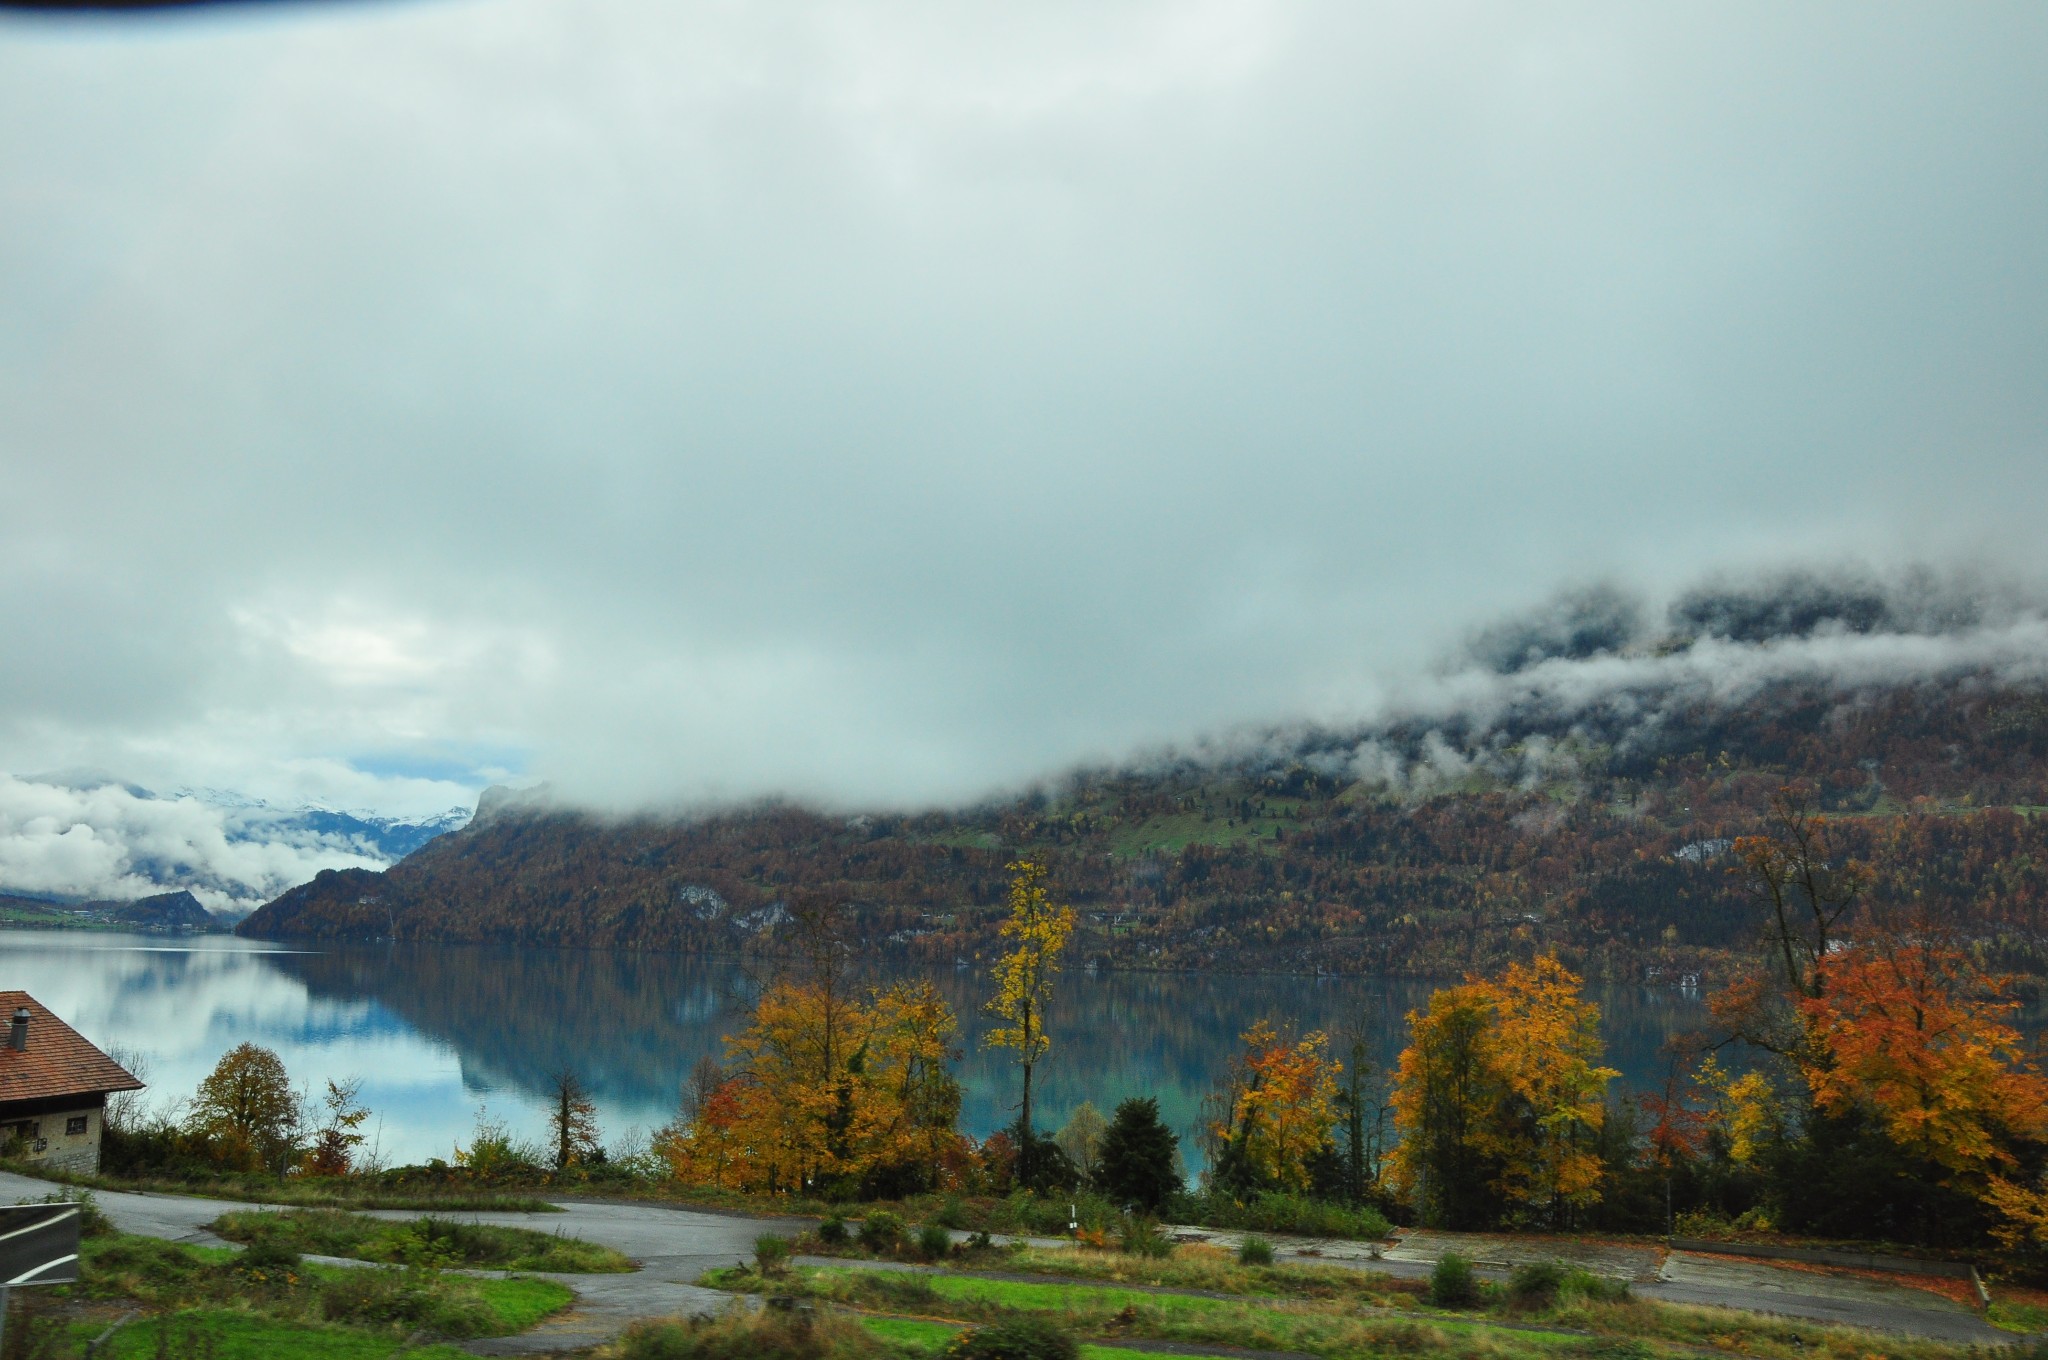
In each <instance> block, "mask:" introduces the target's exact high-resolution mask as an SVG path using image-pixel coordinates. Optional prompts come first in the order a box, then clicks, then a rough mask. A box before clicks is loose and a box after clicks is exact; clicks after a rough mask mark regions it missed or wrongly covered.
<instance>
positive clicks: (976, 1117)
mask: <svg viewBox="0 0 2048 1360" xmlns="http://www.w3.org/2000/svg"><path fill="white" fill-rule="evenodd" d="M930 976H932V978H933V980H934V982H935V983H936V985H937V986H938V987H939V989H940V990H941V991H942V992H943V993H944V994H945V995H946V997H947V998H948V999H949V1000H950V1001H951V1002H952V1004H953V1005H954V1007H955V1009H956V1010H957V1011H958V1012H959V1014H960V1016H961V1019H962V1022H963V1025H962V1028H963V1030H964V1031H965V1042H964V1043H963V1048H964V1050H965V1052H964V1055H963V1058H962V1061H961V1064H960V1071H961V1076H962V1079H963V1083H964V1085H965V1087H966V1093H967V1099H966V1105H965V1109H964V1111H963V1115H962V1122H963V1124H964V1125H965V1126H966V1128H967V1129H968V1131H969V1132H971V1133H974V1134H975V1135H977V1136H979V1135H983V1134H986V1133H988V1132H989V1131H991V1130H993V1129H995V1128H997V1127H999V1126H1000V1125H1002V1124H1003V1123H1006V1122H1007V1121H1008V1120H1009V1119H1011V1118H1012V1117H1013V1112H1012V1108H1011V1103H1012V1102H1013V1101H1014V1099H1015V1084H1016V1083H1015V1080H1014V1075H1013V1072H1012V1071H1011V1069H1009V1068H1008V1067H1006V1065H1005V1062H1004V1058H1003V1057H1001V1056H999V1055H996V1054H993V1053H989V1052H987V1051H985V1050H983V1049H982V1048H981V1047H980V1045H979V1042H978V1040H979V1037H980V1035H981V1033H982V1032H983V1031H984V1030H986V1029H987V1028H988V1021H987V1019H986V1017H984V1016H982V1015H981V1013H980V1009H979V1008H980V1004H981V1001H982V1000H983V998H984V997H985V995H986V985H985V979H984V978H983V977H982V976H981V975H979V974H977V973H975V972H973V971H970V970H965V969H944V970H938V971H935V972H933V973H931V974H930ZM877 980H879V978H878V979H877ZM0 986H5V987H16V986H19V987H26V988H28V989H29V990H31V991H33V992H35V993H36V995H37V996H38V997H39V998H40V999H42V1000H43V1001H44V1002H45V1003H46V1004H47V1005H49V1006H50V1007H51V1008H52V1009H54V1010H55V1011H56V1012H57V1013H58V1014H60V1015H63V1016H65V1017H66V1018H67V1019H68V1020H70V1021H71V1023H72V1024H73V1025H75V1026H76V1027H77V1028H78V1029H79V1030H80V1031H81V1032H83V1033H84V1034H85V1035H86V1036H87V1037H88V1038H90V1039H92V1040H93V1041H94V1042H96V1043H99V1044H101V1045H103V1046H106V1045H121V1046H124V1047H127V1048H131V1049H134V1050H137V1051H140V1052H142V1053H144V1054H146V1055H147V1058H148V1062H149V1067H150V1071H149V1074H148V1076H149V1080H150V1082H151V1086H152V1089H153V1091H154V1093H155V1094H156V1096H157V1098H159V1099H168V1098H172V1097H176V1096H178V1095H181V1094H184V1093H189V1092H190V1091H191V1090H192V1089H193V1088H194V1087H195V1086H196V1085H197V1083H198V1082H199V1080H200V1078H201V1077H203V1076H204V1075H205V1074H206V1072H207V1071H208V1070H209V1069H210V1068H211V1067H212V1065H213V1063H214V1062H215V1060H216V1059H217V1058H218V1057H219V1056H220V1054H221V1053H222V1052H223V1051H225V1050H226V1049H228V1048H229V1047H232V1046H233V1045H234V1044H236V1043H239V1042H242V1041H243V1040H251V1041H253V1042H256V1043H260V1044H264V1045H266V1046H268V1047H271V1048H274V1049H276V1050H277V1051H278V1053H279V1054H280V1055H281V1056H282V1057H283V1058H284V1060H285V1063H286V1066H287V1067H288V1069H289V1070H290V1071H291V1073H292V1075H293V1077H294V1078H295V1079H298V1080H301V1081H305V1082H307V1083H309V1084H311V1085H313V1086H314V1087H316V1088H317V1086H318V1085H319V1083H321V1082H322V1081H324V1080H325V1079H327V1078H328V1077H337V1078H339V1077H349V1076H357V1077H361V1078H362V1079H363V1095H364V1098H365V1100H366V1102H367V1103H368V1104H369V1105H370V1107H371V1108H372V1109H373V1110H375V1111H376V1112H377V1115H378V1116H379V1119H380V1121H381V1133H380V1136H381V1140H382V1147H383V1151H384V1153H385V1155H386V1156H387V1157H389V1158H391V1159H393V1160H402V1161H409V1160H417V1159H421V1158H425V1157H430V1156H447V1155H448V1154H449V1152H450V1149H451V1147H452V1145H453V1143H454V1142H455V1141H456V1140H458V1139H460V1138H462V1137H463V1136H464V1135H466V1133H467V1132H468V1130H469V1129H470V1127H471V1126H472V1125H473V1123H474V1120H475V1114H476V1107H477V1105H478V1104H479V1103H480V1102H481V1103H486V1104H488V1106H489V1107H490V1109H491V1110H492V1112H493V1113H494V1114H495V1115H498V1116H502V1117H505V1118H507V1119H508V1120H509V1121H510V1122H511V1123H512V1124H513V1125H514V1127H515V1128H519V1129H522V1130H524V1131H527V1132H530V1133H537V1132H538V1131H539V1129H540V1128H541V1125H542V1120H543V1118H544V1115H543V1098H544V1096H543V1093H544V1092H545V1090H546V1088H547V1085H548V1082H549V1078H550V1077H551V1075H552V1074H554V1073H556V1072H559V1071H562V1070H564V1069H568V1070H572V1071H574V1072H576V1073H577V1074H578V1075H579V1076H580V1077H581V1078H582V1079H583V1080H584V1082H585V1083H586V1084H587V1085H588V1086H589V1087H590V1088H591V1089H592V1091H593V1092H594V1093H595V1095H596V1098H597V1101H598V1106H599V1109H600V1112H601V1116H602V1118H603V1120H604V1123H605V1127H606V1129H607V1131H608V1132H613V1133H616V1132H618V1131H621V1130H623V1129H625V1128H626V1127H627V1126H633V1125H637V1126H639V1127H640V1128H642V1129H651V1128H653V1127H655V1126H657V1125H659V1124H661V1123H662V1122H664V1121H665V1120H667V1119H668V1117H669V1116H670V1114H671V1112H672V1111H673V1109H674V1106H675V1100H676V1094H677V1091H678V1089H679V1087H680V1084H681V1082H682V1080H683V1077H684V1076H685V1074H687V1073H688V1071H689V1069H690V1067H691V1065H692V1064H693V1063H694V1062H695V1061H696V1060H697V1058H698V1057H699V1056H700V1055H702V1054H705V1053H714V1054H715V1053H717V1052H719V1051H720V1049H721V1047H722V1043H721V1041H722V1038H723V1036H724V1035H725V1034H728V1033H730V1032H732V1031H733V1030H734V1029H735V1028H736V1027H737V1025H738V1023H740V1017H741V1016H743V1014H744V1012H745V1009H746V1007H747V1004H748V1002H749V999H750V998H751V997H752V996H753V995H754V994H755V991H756V989H757V986H758V982H757V980H756V979H755V978H754V977H753V976H751V975H750V973H749V971H748V970H747V969H746V968H744V967H742V966H741V965H739V964H738V963H735V962H733V961H729V960H718V959H697V958H682V957H677V956H673V955H642V954H628V953H610V952H601V951H554V950H516V949H503V948H489V947H462V946H420V945H400V946H380V947H374V948H346V949H336V950H331V951H325V952H318V951H304V950H286V949H279V948H272V947H269V946H266V945H263V944H260V943H255V942H249V941H241V940H225V939H209V940H199V941H194V942H193V943H192V944H191V945H190V946H189V947H188V946H184V945H171V946H166V944H165V942H164V941H163V939H162V938H161V937H153V936H109V935H92V936H88V935H84V934H80V933H67V932H57V931H50V932H31V931H15V932H0ZM1429 990H1430V984H1428V983H1422V982H1415V981H1410V980H1385V979H1373V978H1306V977H1204V976H1193V975H1185V974H1104V975H1092V974H1089V973H1085V972H1076V973H1071V974H1068V975H1067V976H1066V977H1064V978H1063V979H1062V983H1061V994H1060V996H1059V999H1058V1001H1057V1003H1056V1004H1055V1006H1054V1008H1053V1012H1052V1015H1051V1016H1050V1020H1051V1027H1052V1033H1053V1035H1054V1037H1055V1044H1056V1047H1055V1048H1054V1051H1053V1054H1052V1056H1051V1057H1050V1059H1049V1060H1048V1061H1047V1062H1046V1064H1045V1065H1044V1066H1043V1067H1042V1068H1041V1069H1040V1075H1041V1078H1042V1086H1041V1088H1040V1090H1041V1095H1040V1103H1039V1109H1040V1111H1041V1113H1042V1116H1043V1117H1044V1119H1045V1120H1046V1121H1048V1122H1057V1121H1059V1120H1060V1119H1062V1118H1064V1116H1065V1115H1066V1113H1067V1112H1068V1111H1069V1110H1071V1109H1072V1108H1073V1107H1074V1106H1075V1105H1078V1104H1079V1103H1080V1102H1081V1101H1082V1100H1093V1101H1094V1102H1095V1103H1096V1104H1097V1106H1099V1107H1101V1108H1102V1109H1104V1110H1105V1111H1107V1110H1108V1109H1109V1108H1110V1107H1111V1106H1112V1105H1113V1104H1114V1103H1115V1102H1116V1101H1118V1100H1120V1099H1122V1098H1124V1097H1125V1096H1130V1095H1150V1096H1155V1097H1157V1098H1158V1100H1159V1103H1160V1108H1161V1110H1162V1112H1163V1113H1164V1114H1165V1116H1166V1118H1167V1119H1168V1121H1169V1122H1170V1123H1171V1124H1172V1125H1173V1126H1174V1127H1176V1128H1178V1129H1181V1130H1191V1129H1193V1128H1194V1126H1195V1123H1196V1120H1197V1117H1198V1115H1199V1112H1200V1103H1201V1097H1202V1093H1203V1092H1204V1091H1205V1090H1206V1089H1207V1088H1208V1086H1209V1084H1210V1082H1211V1081H1212V1080H1213V1078H1214V1076H1215V1074H1216V1072H1217V1070H1218V1068H1219V1067H1220V1066H1221V1064H1222V1063H1223V1062H1224V1061H1225V1060H1227V1057H1228V1055H1229V1052H1230V1050H1231V1047H1232V1045H1233V1043H1234V1041H1235V1037H1236V1035H1237V1034H1238V1033H1239V1032H1240V1031H1241V1030H1243V1029H1244V1028H1245V1027H1247V1026H1248V1025H1250V1024H1251V1023H1252V1022H1253V1021H1255V1020H1257V1019H1259V1018H1261V1017H1273V1018H1275V1019H1279V1020H1283V1021H1284V1020H1292V1021H1293V1022H1295V1023H1296V1024H1298V1025H1300V1026H1301V1027H1302V1028H1304V1029H1311V1028H1327V1029H1329V1030H1331V1031H1332V1032H1333V1033H1334V1032H1340V1031H1346V1032H1348V1031H1353V1030H1357V1031H1360V1032H1363V1033H1365V1034H1367V1035H1368V1036H1370V1040H1371V1044H1372V1047H1373V1049H1374V1052H1375V1057H1376V1058H1377V1060H1378V1061H1381V1062H1391V1061H1392V1059H1393V1057H1394V1055H1395V1053H1396V1052H1397V1051H1398V1049H1399V1047H1400V1037H1401V1017H1402V1015H1403V1014H1404V1013H1405V1012H1406V1011H1407V1010H1408V1009H1409V1008H1411V1007H1413V1006H1416V1005H1418V1004H1420V1003H1421V1002H1422V1001H1423V1000H1424V999H1425V998H1426V997H1427V995H1428V993H1429ZM1597 995H1598V999H1599V1000H1600V1002H1601V1004H1602V1006H1603V1009H1604V1011H1605V1016H1606V1024H1605V1031H1606V1035H1607V1041H1608V1046H1609V1051H1610V1061H1611V1062H1612V1064H1613V1065H1614V1066H1616V1067H1619V1068H1620V1069H1622V1071H1623V1073H1624V1080H1625V1081H1626V1082H1627V1083H1628V1084H1630V1085H1633V1086H1638V1087H1647V1086H1651V1085H1655V1084H1656V1083H1657V1082H1658V1081H1660V1080H1661V1073H1662V1068H1661V1064H1660V1061H1659V1058H1658V1048H1659V1046H1660V1045H1661V1044H1662V1043H1663V1041H1664V1039H1665V1036H1666V1035H1667V1034H1669V1033H1671V1032H1672V1031H1673V1030H1677V1029H1685V1028H1691V1027H1696V1026H1698V1025H1699V1024H1701V1023H1702V1021H1703V1018H1704V1016H1703V1010H1702V1008H1701V1007H1700V1005H1699V1003H1698V1001H1697V999H1696V998H1690V997H1687V996H1685V995H1683V994H1681V993H1678V992H1676V991H1669V990H1658V989H1650V988H1608V989H1604V990H1601V991H1599V992H1598V993H1597ZM1188 1151H1189V1154H1190V1158H1191V1160H1192V1158H1193V1152H1194V1150H1193V1148H1192V1147H1190V1148H1189V1149H1188Z"/></svg>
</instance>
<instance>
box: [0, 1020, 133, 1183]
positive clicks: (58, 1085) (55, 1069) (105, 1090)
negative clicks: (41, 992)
mask: <svg viewBox="0 0 2048 1360" xmlns="http://www.w3.org/2000/svg"><path fill="white" fill-rule="evenodd" d="M0 1023H4V1024H5V1025H6V1029H5V1032H4V1034H0V1146H4V1147H5V1149H6V1152H7V1155H8V1156H11V1157H19V1158H21V1159H22V1160H24V1161H30V1162H44V1163H47V1164H48V1165H50V1166H53V1167H58V1168H61V1169H63V1170H65V1171H71V1172H78V1173H82V1174H85V1175H91V1174H93V1173H94V1172H96V1171H98V1170H99V1169H100V1133H101V1130H102V1129H103V1127H104V1126H105V1123H106V1112H107V1096H108V1095H109V1094H111V1093H112V1092H115V1091H139V1090H141V1089H142V1083H141V1082H139V1081H137V1080H136V1079H135V1078H134V1076H133V1075H132V1074H130V1073H129V1072H128V1070H127V1069H126V1068H124V1067H122V1066H121V1064H119V1063H117V1062H115V1061H114V1060H113V1059H112V1058H109V1057H108V1056H107V1055H106V1054H104V1053H102V1052H100V1051H99V1050H98V1049H97V1048H94V1047H93V1046H92V1045H91V1044H89V1043H87V1042H86V1041H85V1039H84V1038H83V1037H82V1036H81V1035H80V1034H79V1033H78V1031H77V1030H75V1029H73V1028H71V1026H69V1025H67V1024H65V1023H64V1022H63V1021H62V1020H59V1019H58V1018H57V1017H56V1016H54V1015H52V1014H51V1013H50V1012H49V1010H48V1009H47V1008H46V1007H45V1006H43V1005H42V1003H40V1002H38V1001H37V1000H36V999H35V998H34V997H32V996H30V995H29V994H28V993H27V992H0Z"/></svg>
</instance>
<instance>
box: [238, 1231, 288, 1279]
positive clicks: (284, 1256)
mask: <svg viewBox="0 0 2048 1360" xmlns="http://www.w3.org/2000/svg"><path fill="white" fill-rule="evenodd" d="M299 1264H300V1262H299V1254H298V1253H297V1252H295V1251H293V1250H292V1249H291V1246H290V1245H289V1244H288V1243H286V1242H284V1241H283V1240H281V1239H279V1238H276V1237H260V1238H258V1239H256V1241H254V1242H252V1243H250V1244H249V1245H248V1246H246V1247H244V1248H242V1254H241V1255H239V1256H237V1257H236V1258H235V1269H236V1270H239V1271H241V1272H243V1273H244V1274H255V1273H262V1274H269V1273H270V1272H272V1271H276V1272H278V1273H280V1274H282V1273H284V1272H286V1271H292V1270H297V1269H298V1268H299Z"/></svg>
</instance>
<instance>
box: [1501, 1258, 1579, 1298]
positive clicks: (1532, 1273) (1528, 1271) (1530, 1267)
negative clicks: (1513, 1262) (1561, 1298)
mask: <svg viewBox="0 0 2048 1360" xmlns="http://www.w3.org/2000/svg"><path fill="white" fill-rule="evenodd" d="M1564 1277H1565V1268H1564V1265H1563V1263H1562V1262H1558V1261H1530V1262H1527V1263H1526V1264H1523V1265H1519V1266H1516V1267H1515V1273H1514V1274H1513V1275H1510V1276H1509V1277H1508V1297H1509V1298H1511V1299H1513V1300H1514V1301H1515V1302H1516V1303H1518V1304H1522V1305H1523V1306H1525V1307H1533V1308H1541V1307H1547V1306H1548V1305H1550V1304H1552V1303H1555V1302H1557V1291H1558V1290H1560V1289H1562V1288H1563V1287H1564Z"/></svg>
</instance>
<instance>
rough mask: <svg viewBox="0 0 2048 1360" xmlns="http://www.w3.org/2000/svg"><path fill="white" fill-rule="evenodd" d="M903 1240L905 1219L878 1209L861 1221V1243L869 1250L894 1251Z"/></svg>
mask: <svg viewBox="0 0 2048 1360" xmlns="http://www.w3.org/2000/svg"><path fill="white" fill-rule="evenodd" d="M902 1242H903V1220H902V1219H900V1218H898V1217H896V1215H894V1214H892V1213H890V1212H889V1211H888V1210H887V1209H877V1210H875V1211H874V1212H873V1213H871V1214H869V1215H868V1216H867V1217H866V1218H864V1219H862V1220H861V1223H860V1244H861V1245H862V1246H864V1247H866V1248H867V1249H868V1250H869V1251H894V1250H896V1248H897V1247H898V1246H900V1245H901V1244H902Z"/></svg>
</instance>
